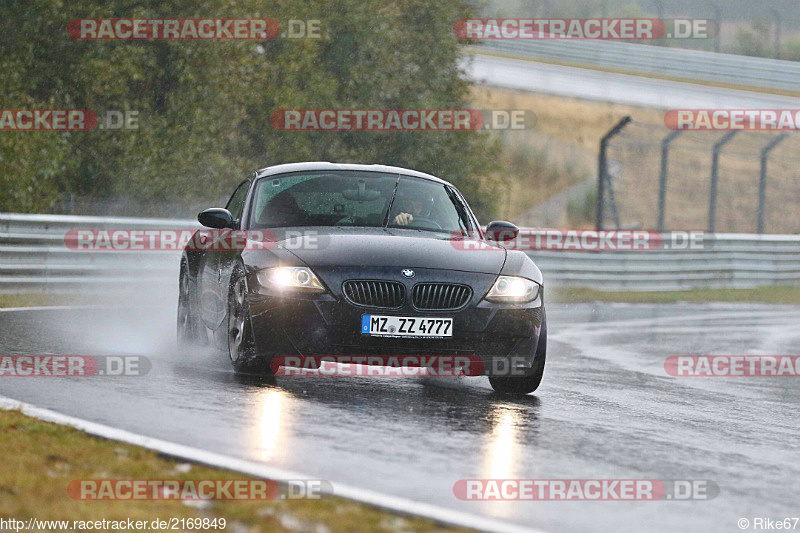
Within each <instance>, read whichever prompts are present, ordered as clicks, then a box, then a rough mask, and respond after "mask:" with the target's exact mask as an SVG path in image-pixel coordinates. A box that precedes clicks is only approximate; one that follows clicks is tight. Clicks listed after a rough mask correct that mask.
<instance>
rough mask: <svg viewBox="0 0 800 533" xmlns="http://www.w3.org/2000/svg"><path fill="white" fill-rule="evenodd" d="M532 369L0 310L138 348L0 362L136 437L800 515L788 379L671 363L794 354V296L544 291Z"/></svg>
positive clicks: (696, 523)
mask: <svg viewBox="0 0 800 533" xmlns="http://www.w3.org/2000/svg"><path fill="white" fill-rule="evenodd" d="M548 322H549V324H548V325H549V330H550V331H549V334H550V345H549V353H548V366H547V370H546V372H545V378H544V382H543V385H542V387H541V388H540V389H539V391H537V393H536V394H535V395H530V396H527V397H524V398H520V399H513V398H509V397H503V396H499V395H496V394H494V393H493V392H492V391H491V389H490V387H489V384H488V381H486V379H485V378H467V379H464V380H461V381H454V380H452V379H449V380H446V379H437V380H433V379H422V378H413V379H402V378H383V379H379V378H367V377H362V378H333V377H303V378H296V377H284V378H277V380H276V381H274V382H271V381H269V380H266V379H259V378H242V377H237V376H235V375H234V374H233V372H232V370H231V369H230V366H229V364H228V362H227V361H226V360H225V358H224V357H225V356H224V355H222V354H211V353H206V354H197V353H195V354H185V357H181V356H180V354H179V353H178V351H177V350H176V349H175V347H174V342H173V324H174V315H173V309H172V308H169V307H163V306H159V307H157V308H148V307H136V308H132V307H129V308H127V309H113V308H106V309H99V310H98V309H94V310H89V309H61V310H58V309H55V310H31V311H21V312H2V313H0V348H2V352H1V353H3V354H44V353H47V354H88V355H116V354H140V355H146V356H147V357H149V358H150V359H151V361H152V363H153V368H152V370H151V372H150V373H149V374H148V375H147V376H145V377H116V378H111V377H108V376H96V377H92V378H40V379H33V378H8V377H7V378H0V394H1V395H3V396H7V397H10V398H14V399H17V400H21V401H25V402H29V403H32V404H35V405H37V406H40V407H45V408H49V409H52V410H55V411H58V412H61V413H65V414H68V415H72V416H77V417H80V418H84V419H88V420H91V421H95V422H100V423H103V424H108V425H112V426H115V427H118V428H122V429H126V430H130V431H134V432H137V433H140V434H143V435H147V436H152V437H157V438H160V439H164V440H168V441H173V442H177V443H181V444H186V445H191V446H195V447H198V448H202V449H205V450H210V451H214V452H218V453H225V454H230V455H232V456H236V457H240V458H245V459H249V460H255V461H263V462H265V463H268V464H271V465H273V466H276V467H280V468H285V469H289V470H294V471H298V472H303V473H306V474H309V475H315V476H319V477H320V478H322V479H327V480H331V481H332V482H333V483H334V488H335V484H336V482H341V483H347V484H349V485H352V486H356V487H360V488H364V489H371V490H375V491H379V492H382V493H388V494H391V495H396V496H402V497H406V498H410V499H414V500H420V501H424V502H427V503H430V504H434V505H438V506H442V507H448V508H452V509H458V510H465V511H469V512H471V513H478V514H483V515H486V516H490V517H494V518H498V519H501V520H504V521H508V522H513V523H516V524H522V525H527V526H530V527H532V528H533V527H535V528H542V529H546V530H550V531H554V532H585V531H590V532H591V531H631V532H640V531H664V532H673V531H698V532H700V531H725V532H728V531H740V529H739V528H738V527H737V520H738V519H739V518H742V517H746V518H749V519H751V521H752V518H753V517H769V518H773V519H778V518H784V517H787V516H788V517H792V516H800V498H798V489H800V465H798V461H799V460H800V441H799V440H798V436H799V435H800V431H798V426H799V425H800V424H798V423H799V422H800V417H799V416H798V408H800V389H799V388H798V385H800V381H799V380H798V378H703V379H697V378H694V379H686V378H682V379H681V378H672V377H669V376H667V375H666V373H665V371H664V368H663V363H664V359H665V358H666V357H667V356H669V355H673V354H773V355H796V354H798V353H800V342H798V341H800V328H798V324H800V308H798V307H788V306H787V307H784V306H766V305H764V306H759V305H755V306H753V305H728V304H725V305H723V304H706V305H688V304H684V305H669V306H650V305H636V306H634V305H623V304H611V305H571V306H564V305H551V306H550V307H549V308H548ZM462 478H537V479H546V478H566V479H570V478H628V479H631V478H651V479H663V480H668V479H712V480H714V481H716V482H717V483H718V484H719V485H720V488H721V493H720V495H719V496H718V497H717V498H716V499H714V500H711V501H690V502H677V501H656V502H465V501H460V500H458V499H456V498H455V497H454V495H453V491H452V488H453V484H454V483H455V482H456V481H457V480H459V479H462Z"/></svg>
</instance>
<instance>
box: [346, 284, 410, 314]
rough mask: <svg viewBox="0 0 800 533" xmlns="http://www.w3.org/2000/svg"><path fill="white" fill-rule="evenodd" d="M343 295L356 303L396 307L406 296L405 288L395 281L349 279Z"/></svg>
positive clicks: (366, 305) (386, 307)
mask: <svg viewBox="0 0 800 533" xmlns="http://www.w3.org/2000/svg"><path fill="white" fill-rule="evenodd" d="M344 295H345V296H346V297H347V299H348V300H350V301H351V302H353V303H354V304H356V305H363V306H365V307H383V308H385V309H397V308H398V307H402V305H403V302H404V301H405V298H406V288H405V287H404V286H403V284H402V283H398V282H396V281H370V280H349V281H345V282H344Z"/></svg>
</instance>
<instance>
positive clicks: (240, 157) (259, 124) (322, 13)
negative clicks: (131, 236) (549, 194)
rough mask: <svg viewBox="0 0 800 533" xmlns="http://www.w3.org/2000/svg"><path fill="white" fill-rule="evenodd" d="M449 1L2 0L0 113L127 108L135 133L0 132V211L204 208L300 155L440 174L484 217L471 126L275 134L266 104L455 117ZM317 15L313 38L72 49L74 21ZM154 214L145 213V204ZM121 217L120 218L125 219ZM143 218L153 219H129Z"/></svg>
mask: <svg viewBox="0 0 800 533" xmlns="http://www.w3.org/2000/svg"><path fill="white" fill-rule="evenodd" d="M470 15H471V11H470V7H469V2H467V1H465V0H442V1H437V2H428V1H426V0H377V1H369V2H364V1H363V0H316V1H314V2H308V1H306V0H267V1H264V0H236V1H235V2H234V1H231V0H202V1H198V0H176V1H172V2H161V1H160V0H75V1H70V2H59V1H56V0H5V1H4V2H3V3H2V4H0V29H1V30H2V31H0V63H1V64H2V66H1V67H0V69H2V73H3V74H2V76H1V77H0V84H1V85H0V96H2V102H3V104H2V106H1V107H2V108H4V109H36V108H43V109H91V110H95V111H97V112H98V113H99V114H101V115H103V114H104V113H105V111H106V110H120V111H125V110H135V111H138V115H139V121H138V123H139V129H138V130H135V131H132V130H120V131H109V130H100V129H96V130H93V131H89V132H11V131H0V190H1V191H2V194H0V210H2V211H15V212H45V211H48V210H53V209H56V206H59V205H62V203H63V201H64V199H65V198H69V197H78V198H82V199H85V198H90V199H94V200H97V202H102V201H103V200H104V199H109V198H126V199H130V200H131V201H132V202H133V203H134V204H135V205H139V206H142V205H144V206H145V207H144V208H139V209H140V210H141V209H144V211H147V206H148V205H149V206H162V205H165V204H169V205H172V206H174V213H181V214H184V213H183V211H184V210H185V207H186V206H189V205H196V204H197V203H198V202H217V201H218V200H219V198H221V197H223V196H225V195H226V194H227V193H229V192H230V191H231V190H232V189H233V187H234V186H235V184H236V183H238V182H239V181H241V179H243V178H244V177H245V176H246V175H248V174H249V173H250V172H252V171H253V170H254V169H256V168H260V167H264V166H267V165H270V164H276V163H283V162H293V161H302V160H328V161H339V162H362V163H378V162H380V163H386V164H397V165H401V166H408V167H411V168H415V169H418V170H422V171H427V172H431V173H433V174H436V175H439V176H441V177H443V178H445V179H449V180H451V181H452V182H454V183H455V184H456V185H458V186H459V187H461V188H462V190H464V192H465V194H467V197H468V198H469V199H470V201H471V203H472V204H473V207H474V208H476V210H477V211H478V212H479V213H482V214H484V215H487V214H490V213H491V212H492V210H493V207H492V206H493V198H492V195H491V194H490V191H488V190H481V188H482V187H483V188H489V187H490V185H488V183H490V182H489V181H487V180H485V179H479V178H478V177H479V176H485V175H487V174H492V169H491V168H490V165H492V163H493V161H494V158H495V156H496V151H497V150H496V148H495V146H494V143H492V142H490V140H489V139H488V137H487V136H486V135H484V134H482V133H478V132H461V133H454V132H384V133H374V132H313V133H311V132H283V131H278V130H276V129H275V128H273V126H272V125H271V123H270V116H271V114H272V113H273V111H275V110H276V109H282V108H315V109H320V108H329V109H335V108H369V109H378V108H380V109H383V108H388V109H402V108H406V109H409V108H439V109H442V108H464V107H468V103H467V98H468V91H469V83H468V82H467V81H466V80H465V77H464V73H463V71H462V65H461V63H460V61H461V59H460V57H461V56H460V53H459V49H458V46H459V45H460V44H461V43H459V42H458V41H457V40H456V39H455V38H454V37H453V36H452V33H451V28H452V24H453V21H454V20H457V19H459V18H463V17H466V16H470ZM104 17H109V18H179V17H227V18H236V17H239V18H275V19H277V20H278V21H279V22H280V23H281V25H282V28H283V27H284V26H283V25H284V24H285V23H286V21H288V20H289V19H297V20H309V19H317V20H320V27H321V30H322V31H321V35H322V36H321V38H318V39H281V38H278V39H274V40H270V41H264V42H256V41H191V40H189V41H102V40H97V41H95V40H75V39H72V38H71V37H69V35H68V34H67V31H66V26H67V23H68V21H69V20H71V19H74V18H104ZM153 209H155V207H154V208H153ZM128 214H132V213H128ZM143 214H153V213H143Z"/></svg>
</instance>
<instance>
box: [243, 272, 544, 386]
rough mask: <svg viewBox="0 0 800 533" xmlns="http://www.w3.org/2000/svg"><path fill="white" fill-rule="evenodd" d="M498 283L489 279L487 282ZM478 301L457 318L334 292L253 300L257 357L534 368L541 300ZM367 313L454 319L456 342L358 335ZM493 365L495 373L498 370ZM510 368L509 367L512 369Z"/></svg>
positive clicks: (253, 295) (257, 293) (254, 295)
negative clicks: (464, 361)
mask: <svg viewBox="0 0 800 533" xmlns="http://www.w3.org/2000/svg"><path fill="white" fill-rule="evenodd" d="M493 278H494V277H492V276H489V279H488V282H489V283H491V279H493ZM475 292H476V296H475V297H474V298H473V301H472V302H470V304H469V305H468V306H467V307H465V308H464V309H461V310H458V311H450V312H448V311H437V312H422V311H419V310H416V309H413V308H412V307H411V306H410V304H406V306H404V307H402V308H400V309H392V310H388V309H375V308H364V307H360V306H356V305H354V304H351V303H350V302H348V301H347V300H346V299H345V298H344V297H342V296H341V295H340V296H337V295H334V294H331V293H325V294H320V295H304V294H286V295H276V294H269V293H265V292H264V291H262V290H259V289H258V288H256V290H251V291H250V293H249V296H248V301H249V305H250V316H251V323H252V326H253V332H254V336H255V341H256V348H257V351H258V352H259V353H260V354H262V355H263V356H265V357H270V358H271V357H275V356H284V355H315V356H322V355H330V356H345V355H346V356H369V355H378V356H388V355H409V356H413V355H418V356H423V355H425V356H431V355H436V356H477V357H480V358H481V359H482V360H483V361H484V367H485V368H486V369H487V371H488V369H490V368H493V367H496V365H497V360H498V359H504V360H505V361H506V362H507V363H506V364H509V365H511V367H513V368H514V369H518V370H522V371H526V370H529V369H530V368H531V366H532V364H533V361H534V358H535V354H536V348H537V344H538V342H539V334H540V332H541V328H542V318H543V310H544V305H543V300H542V295H541V294H540V295H539V298H538V299H537V300H536V301H534V302H531V303H529V304H525V305H513V306H511V305H497V304H492V303H489V302H486V301H484V300H482V299H481V298H482V296H483V293H480V292H479V290H478V288H477V287H476V290H475ZM364 314H373V315H389V316H405V317H439V318H441V317H448V318H452V319H453V337H452V338H437V339H418V338H387V337H372V336H369V335H364V334H362V333H361V317H362V315H364ZM493 365H495V366H493ZM507 368H508V367H507Z"/></svg>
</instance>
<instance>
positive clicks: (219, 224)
mask: <svg viewBox="0 0 800 533" xmlns="http://www.w3.org/2000/svg"><path fill="white" fill-rule="evenodd" d="M197 221H198V222H199V223H201V224H202V225H204V226H205V227H207V228H214V229H228V228H230V229H233V228H234V227H235V226H236V222H235V221H234V220H233V215H231V212H230V211H228V210H227V209H223V208H221V207H212V208H211V209H206V210H205V211H203V212H202V213H200V214H199V215H197Z"/></svg>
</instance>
